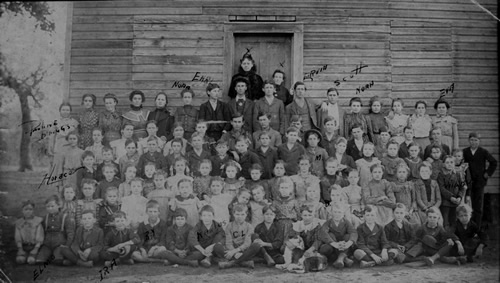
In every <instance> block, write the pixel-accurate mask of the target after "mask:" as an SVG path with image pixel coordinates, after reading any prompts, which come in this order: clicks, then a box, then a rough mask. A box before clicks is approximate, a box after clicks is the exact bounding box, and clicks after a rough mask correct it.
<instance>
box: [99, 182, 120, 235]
mask: <svg viewBox="0 0 500 283" xmlns="http://www.w3.org/2000/svg"><path fill="white" fill-rule="evenodd" d="M121 208H122V206H121V204H120V203H118V189H117V188H115V187H109V188H108V189H107V190H106V201H104V202H103V203H102V205H101V206H100V207H99V214H98V222H99V227H101V229H102V230H103V231H104V235H106V234H107V233H108V232H109V231H111V229H112V228H113V227H114V219H113V214H115V213H116V212H118V211H120V210H121Z"/></svg>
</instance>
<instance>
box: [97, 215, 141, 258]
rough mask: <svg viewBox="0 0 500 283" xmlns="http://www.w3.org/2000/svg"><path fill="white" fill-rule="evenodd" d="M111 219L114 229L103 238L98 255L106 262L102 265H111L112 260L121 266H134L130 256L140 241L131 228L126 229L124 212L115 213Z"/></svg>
mask: <svg viewBox="0 0 500 283" xmlns="http://www.w3.org/2000/svg"><path fill="white" fill-rule="evenodd" d="M113 219H114V221H115V224H114V227H113V229H111V231H109V232H108V233H107V234H106V235H105V236H104V248H103V250H102V251H101V252H100V254H99V255H100V257H101V258H102V259H104V260H105V261H106V262H105V263H104V264H105V265H107V266H109V265H111V261H112V260H115V261H116V262H117V263H122V264H134V260H133V259H131V256H132V253H133V252H134V251H135V250H136V249H137V245H139V244H140V242H141V239H140V238H139V236H138V235H137V233H136V232H134V231H133V230H132V229H131V228H127V222H128V221H127V216H126V214H125V212H123V211H118V212H116V213H115V214H113Z"/></svg>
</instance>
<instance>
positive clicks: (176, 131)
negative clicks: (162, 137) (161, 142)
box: [163, 122, 188, 156]
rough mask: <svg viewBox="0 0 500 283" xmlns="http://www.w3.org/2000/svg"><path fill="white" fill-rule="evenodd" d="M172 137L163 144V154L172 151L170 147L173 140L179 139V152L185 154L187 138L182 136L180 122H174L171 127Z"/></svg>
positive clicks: (165, 154) (168, 153)
mask: <svg viewBox="0 0 500 283" xmlns="http://www.w3.org/2000/svg"><path fill="white" fill-rule="evenodd" d="M173 131H174V132H173V136H174V137H173V138H172V139H171V140H170V141H168V142H167V143H166V144H165V147H164V148H163V155H164V156H168V155H170V154H172V153H174V149H173V148H172V143H173V141H174V140H180V144H181V150H180V153H181V154H183V155H185V154H186V152H187V150H186V149H187V146H188V140H187V139H185V138H184V128H183V127H182V122H175V123H174V128H173Z"/></svg>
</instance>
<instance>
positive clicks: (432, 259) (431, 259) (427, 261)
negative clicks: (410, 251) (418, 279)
mask: <svg viewBox="0 0 500 283" xmlns="http://www.w3.org/2000/svg"><path fill="white" fill-rule="evenodd" d="M439 258H440V255H439V254H435V255H433V256H431V257H425V258H424V261H425V264H427V265H428V266H432V265H434V262H436V260H438V259H439Z"/></svg>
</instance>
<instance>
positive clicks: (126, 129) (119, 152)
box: [109, 122, 137, 162]
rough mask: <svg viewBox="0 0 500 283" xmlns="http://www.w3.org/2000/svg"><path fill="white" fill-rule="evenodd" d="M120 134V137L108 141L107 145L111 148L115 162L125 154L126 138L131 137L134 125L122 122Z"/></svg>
mask: <svg viewBox="0 0 500 283" xmlns="http://www.w3.org/2000/svg"><path fill="white" fill-rule="evenodd" d="M121 135H122V138H121V139H118V140H114V141H112V142H110V143H109V146H110V147H111V148H112V150H113V159H114V160H115V161H116V162H118V160H119V159H120V157H122V156H124V155H125V154H127V149H126V145H125V143H126V142H127V140H128V139H132V137H133V135H134V125H132V124H130V123H128V122H125V123H123V125H122V129H121ZM136 142H137V141H136Z"/></svg>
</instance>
